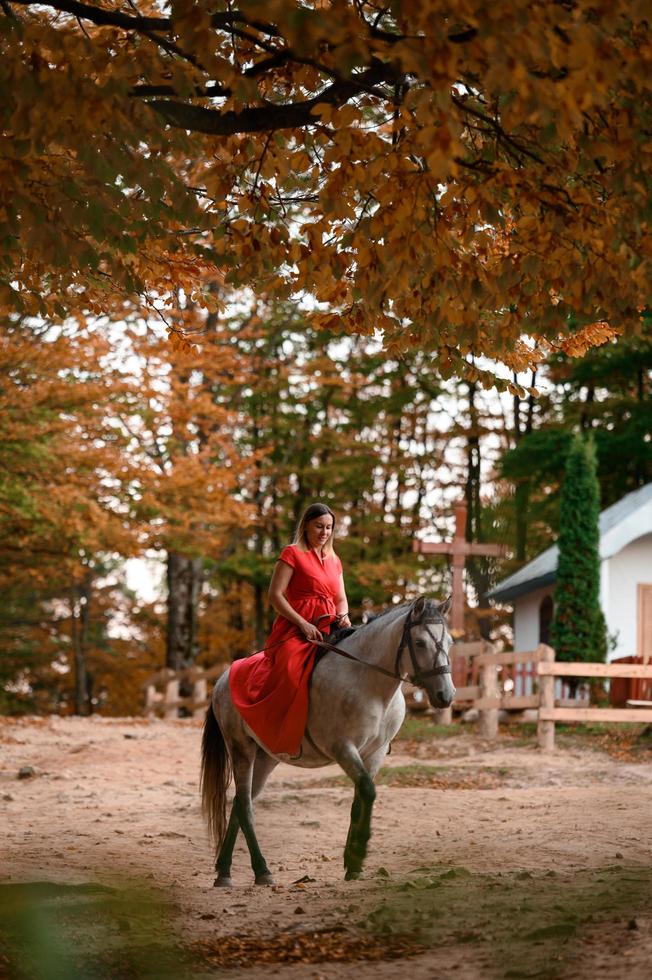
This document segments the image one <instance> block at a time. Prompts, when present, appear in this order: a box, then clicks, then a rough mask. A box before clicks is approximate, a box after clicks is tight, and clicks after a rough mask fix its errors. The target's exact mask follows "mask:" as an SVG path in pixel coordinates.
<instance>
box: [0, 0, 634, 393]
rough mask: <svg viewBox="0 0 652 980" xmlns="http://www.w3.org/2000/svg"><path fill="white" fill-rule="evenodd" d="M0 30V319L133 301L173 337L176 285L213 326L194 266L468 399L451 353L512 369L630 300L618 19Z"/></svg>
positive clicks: (178, 22) (59, 15) (94, 18)
mask: <svg viewBox="0 0 652 980" xmlns="http://www.w3.org/2000/svg"><path fill="white" fill-rule="evenodd" d="M0 18H1V21H2V33H1V35H0V36H1V37H2V57H1V58H0V87H1V88H2V92H3V98H2V100H0V120H1V130H2V138H3V145H4V151H5V152H4V153H3V154H2V158H3V162H2V165H1V167H2V169H1V171H0V176H1V180H0V188H1V190H0V194H1V197H0V201H1V203H2V207H3V210H2V212H1V214H2V218H1V222H0V236H1V237H2V241H3V244H4V248H3V257H2V264H1V265H0V278H1V280H2V281H1V282H0V302H2V303H3V304H4V307H5V309H8V310H11V311H16V310H18V311H22V312H24V313H29V314H40V315H42V316H46V315H47V316H59V315H63V313H64V312H65V311H66V310H68V311H72V312H76V311H79V310H82V311H86V312H87V311H91V312H94V313H98V312H112V313H114V312H116V310H119V309H121V308H122V307H123V306H124V303H125V301H127V302H130V303H137V304H142V303H148V304H149V305H158V306H159V307H160V306H163V307H165V308H167V313H166V312H164V311H162V312H163V315H165V316H169V317H170V319H169V321H168V322H169V323H170V327H171V328H173V329H174V328H175V327H176V324H175V322H174V301H175V297H176V296H177V294H178V290H179V288H182V289H183V290H185V292H186V293H187V294H188V296H191V297H193V299H194V301H196V302H200V303H201V302H208V303H209V306H211V307H212V306H214V305H215V304H216V303H218V300H217V299H216V298H215V296H211V295H210V294H209V291H208V290H207V283H208V282H212V281H214V278H215V275H216V270H219V271H220V273H221V274H222V275H224V276H226V278H227V281H228V282H229V283H230V284H232V285H239V284H245V283H248V284H252V285H255V286H256V287H257V288H258V289H264V290H266V291H267V292H268V293H269V294H272V293H273V294H275V295H276V296H279V297H283V296H285V297H287V296H289V295H290V294H292V293H296V292H297V291H304V292H306V293H309V294H311V295H312V296H313V297H314V299H315V300H316V301H317V303H318V305H317V306H316V307H315V310H314V313H313V319H314V320H315V321H316V322H318V323H320V324H321V325H322V326H327V327H328V328H329V329H337V330H343V331H345V332H348V333H351V334H358V335H362V336H365V335H370V334H371V333H372V332H373V331H374V330H378V331H380V332H381V334H382V336H383V338H384V342H385V345H386V349H387V351H388V352H389V353H390V354H391V353H392V351H394V350H395V349H396V348H400V349H403V350H405V349H407V348H409V347H411V346H417V347H419V348H421V349H422V350H424V351H425V352H426V353H427V354H428V355H429V356H431V357H434V358H436V359H437V364H438V367H439V369H440V370H441V371H442V372H450V371H455V370H456V371H460V372H464V373H465V374H466V376H467V377H469V379H470V380H472V381H473V380H478V379H480V380H482V381H483V382H484V383H491V378H490V377H487V376H486V375H484V374H483V372H482V370H481V369H480V368H479V367H478V366H477V365H476V366H475V367H472V366H471V365H470V362H469V360H468V359H467V358H468V355H469V354H473V353H476V354H479V353H485V354H491V355H493V356H494V357H495V358H497V359H499V360H503V361H504V362H505V363H506V364H507V365H508V366H510V367H511V368H513V369H514V370H516V371H519V370H523V369H525V368H526V367H527V366H528V365H531V364H532V363H533V362H535V361H536V360H537V358H539V357H541V356H543V354H544V353H545V351H544V348H545V346H546V344H549V343H553V344H557V343H561V344H562V345H563V344H565V343H567V342H569V341H570V342H571V343H576V342H577V341H578V338H579V341H580V343H581V344H584V346H585V347H586V346H589V345H590V344H591V343H593V342H595V341H596V340H600V339H601V338H604V336H605V335H607V336H608V335H609V331H610V330H616V329H617V330H629V329H631V328H632V326H633V325H636V323H637V321H638V317H639V311H640V310H641V309H642V308H644V307H645V306H646V305H647V303H648V301H649V282H650V245H649V240H650V237H649V228H648V224H649V221H648V214H649V208H648V196H649V195H648V184H649V174H650V165H651V161H652V144H651V142H650V140H649V104H650V86H651V85H652V82H651V81H650V73H649V71H648V65H649V62H650V57H651V41H650V34H649V23H648V18H647V11H646V8H645V6H644V5H641V4H632V3H630V2H626V0H609V2H607V0H597V2H594V3H591V4H590V5H583V4H577V3H570V4H558V3H554V4H551V3H531V2H530V0H527V2H526V0H518V2H512V0H510V2H509V3H507V2H505V0H502V2H501V3H499V4H498V5H496V4H492V5H487V4H486V3H484V2H480V0H454V2H453V3H451V4H449V5H448V6H447V7H445V8H442V7H441V5H439V4H436V3H434V0H418V2H414V3H410V4H406V3H400V2H399V0H391V2H389V3H388V4H387V5H385V6H383V7H380V8H379V7H378V6H377V5H375V4H373V3H371V2H367V0H329V2H327V3H321V2H320V3H303V2H299V0H241V2H240V3H239V4H238V5H236V6H234V4H233V3H231V2H229V3H227V2H225V0H217V2H213V3H210V4H209V3H207V2H206V0H175V2H174V3H172V4H171V5H167V4H156V3H154V2H153V0H134V2H131V0H130V3H129V5H126V4H124V5H123V4H122V3H117V4H114V3H108V2H106V3H101V2H99V0H98V2H82V0H46V2H44V3H43V2H40V0H39V2H37V0H4V2H3V4H2V13H1V14H0ZM46 106H47V111H45V107H46ZM605 322H606V323H608V324H610V326H606V325H604V324H605ZM600 324H602V325H600ZM605 332H606V334H605ZM528 338H529V339H528ZM533 338H536V339H537V341H538V343H537V345H535V344H534V342H533ZM535 346H536V349H535ZM503 384H507V385H512V382H511V381H506V382H503ZM515 390H517V389H515Z"/></svg>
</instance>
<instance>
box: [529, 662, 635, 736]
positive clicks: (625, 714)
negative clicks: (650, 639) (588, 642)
mask: <svg viewBox="0 0 652 980" xmlns="http://www.w3.org/2000/svg"><path fill="white" fill-rule="evenodd" d="M546 649H547V651H548V653H547V655H546V656H545V657H544V658H543V659H542V661H541V662H540V663H539V664H538V665H537V673H538V675H539V696H540V704H539V720H538V726H537V734H538V742H539V746H540V748H542V749H546V750H548V751H550V750H551V749H553V748H554V747H555V722H557V721H599V722H606V721H628V722H646V723H648V724H649V723H650V722H652V705H649V706H646V705H645V703H644V705H643V706H641V707H640V708H568V707H560V706H558V705H555V690H554V683H555V677H602V678H615V677H636V678H639V679H641V680H652V666H650V665H642V664H625V663H618V664H613V663H612V664H583V663H568V664H565V663H556V662H555V653H554V650H550V648H549V647H548V648H546Z"/></svg>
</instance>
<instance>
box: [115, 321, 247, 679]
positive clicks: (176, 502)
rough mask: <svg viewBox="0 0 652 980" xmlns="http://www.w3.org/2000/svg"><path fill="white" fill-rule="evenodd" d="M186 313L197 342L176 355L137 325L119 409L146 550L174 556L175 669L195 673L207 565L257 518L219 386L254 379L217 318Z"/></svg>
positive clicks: (170, 573) (169, 562)
mask: <svg viewBox="0 0 652 980" xmlns="http://www.w3.org/2000/svg"><path fill="white" fill-rule="evenodd" d="M182 312H183V316H184V319H183V323H184V326H186V327H188V325H189V324H192V328H191V329H192V330H193V334H194V337H195V340H196V344H195V346H194V347H193V348H192V350H191V351H189V352H184V351H183V350H176V351H175V350H173V349H171V348H170V345H169V344H168V343H167V341H166V338H165V336H163V335H161V333H160V331H159V332H158V333H156V332H154V331H152V330H151V329H148V326H147V324H145V323H142V322H136V323H134V324H132V325H131V326H129V328H128V349H129V350H130V351H131V353H132V360H133V362H134V363H130V364H129V365H128V367H127V368H126V369H125V374H126V376H127V377H126V378H125V380H128V378H129V377H130V376H133V377H132V380H131V383H130V386H129V395H128V397H125V398H123V399H122V401H121V403H120V405H119V409H118V420H119V426H120V428H121V430H122V432H123V434H124V435H125V437H126V439H127V456H128V457H129V458H130V459H131V460H132V463H133V465H134V466H137V468H138V478H137V480H136V481H135V483H134V492H133V513H134V520H135V521H136V523H137V526H138V530H139V536H140V542H141V548H142V549H143V550H145V549H151V550H153V551H154V552H158V553H159V554H160V555H162V556H163V557H164V560H165V565H166V585H167V624H166V631H165V635H166V656H165V663H166V666H168V667H170V668H172V669H173V670H180V669H181V668H183V667H187V666H190V665H191V664H192V663H193V662H194V661H195V659H196V657H197V654H198V652H199V633H198V630H199V626H198V615H199V608H200V599H201V593H202V588H203V583H204V565H205V563H206V562H207V561H209V560H210V559H211V558H213V559H215V558H217V557H219V555H220V554H221V552H222V550H223V548H224V547H225V545H226V541H227V539H228V534H229V532H230V531H231V530H233V529H234V528H246V527H247V526H248V524H249V521H250V511H249V509H248V507H247V506H246V505H243V503H242V502H238V500H237V499H236V496H235V493H234V491H236V490H237V488H238V485H239V481H242V482H243V483H245V484H246V482H247V479H248V477H247V475H246V474H247V473H251V472H252V467H251V464H250V461H248V460H246V459H244V460H243V459H241V458H240V457H239V456H238V454H237V450H236V446H235V442H234V431H235V430H236V428H237V424H238V420H237V416H236V415H234V413H233V411H232V409H231V407H230V406H228V405H227V404H222V403H220V402H218V401H217V400H216V399H215V398H214V397H213V393H212V392H213V387H214V386H218V387H219V385H220V384H222V383H227V382H229V383H230V382H231V380H232V378H233V377H234V375H239V374H244V375H245V376H247V373H246V365H243V364H241V363H237V362H236V359H235V358H234V353H233V351H232V349H231V347H230V345H229V339H230V338H229V336H228V335H227V334H226V333H225V332H224V330H223V329H222V328H218V325H217V323H216V320H215V318H214V317H212V316H209V317H208V318H206V316H205V315H202V314H201V313H198V311H197V310H196V309H195V308H194V307H192V306H189V307H186V308H185V310H184V311H182Z"/></svg>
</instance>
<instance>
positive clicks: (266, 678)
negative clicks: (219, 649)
mask: <svg viewBox="0 0 652 980" xmlns="http://www.w3.org/2000/svg"><path fill="white" fill-rule="evenodd" d="M334 530H335V516H334V514H333V512H332V510H331V509H330V507H327V506H326V505H325V504H311V506H310V507H308V508H307V510H306V511H305V513H304V514H303V517H302V518H301V521H300V522H299V526H298V528H297V531H296V534H295V537H294V542H293V543H292V544H291V545H288V547H287V548H284V549H283V551H282V552H281V554H280V558H279V560H278V561H277V563H276V567H275V569H274V574H273V575H272V581H271V583H270V587H269V599H270V602H271V604H272V606H273V607H274V609H275V610H276V612H277V613H278V616H277V618H276V620H275V622H274V625H273V627H272V631H271V633H270V635H269V637H268V638H267V642H266V643H265V649H264V650H262V651H261V652H260V653H256V654H253V655H252V656H250V657H246V658H244V659H243V660H236V661H235V663H234V664H233V665H232V666H231V671H230V675H229V677H230V688H231V698H232V700H233V703H234V705H235V706H236V708H237V709H238V711H239V712H240V714H241V716H242V718H243V719H244V721H245V722H246V723H247V725H249V727H250V728H251V730H252V731H253V732H255V734H256V735H257V736H258V738H259V739H260V740H261V742H262V743H263V744H264V745H265V746H266V747H267V748H268V749H269V750H270V751H271V752H274V753H275V754H278V753H283V754H285V753H287V754H288V755H296V754H297V753H298V752H299V749H300V746H301V740H302V738H303V733H304V730H305V727H306V718H307V716H308V685H309V681H310V674H311V671H312V668H313V665H314V659H315V652H316V649H317V648H316V647H315V645H314V644H315V641H317V642H318V641H319V640H321V638H322V637H321V632H320V630H321V631H322V632H325V633H327V632H330V626H331V623H332V622H334V621H335V620H336V619H337V620H338V624H339V626H343V627H345V626H350V625H351V622H350V620H349V616H348V602H347V598H346V591H345V588H344V577H343V574H342V563H341V561H340V559H339V558H338V556H337V555H336V554H335V552H334V551H333V534H334ZM318 626H319V628H318Z"/></svg>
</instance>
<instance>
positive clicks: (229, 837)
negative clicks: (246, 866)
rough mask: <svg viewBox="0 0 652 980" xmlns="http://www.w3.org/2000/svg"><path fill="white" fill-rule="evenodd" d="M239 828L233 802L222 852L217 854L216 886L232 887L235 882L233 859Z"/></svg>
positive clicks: (221, 848)
mask: <svg viewBox="0 0 652 980" xmlns="http://www.w3.org/2000/svg"><path fill="white" fill-rule="evenodd" d="M239 829H240V824H239V823H238V817H237V814H236V812H235V806H234V804H233V803H232V804H231V813H230V814H229V824H228V826H227V828H226V833H225V835H224V840H223V841H222V846H221V847H220V853H219V854H218V855H217V860H216V861H215V870H216V871H217V878H216V879H215V881H214V885H215V887H216V888H230V887H231V885H232V884H233V882H232V881H231V860H232V858H233V848H234V847H235V841H236V837H237V836H238V831H239Z"/></svg>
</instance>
